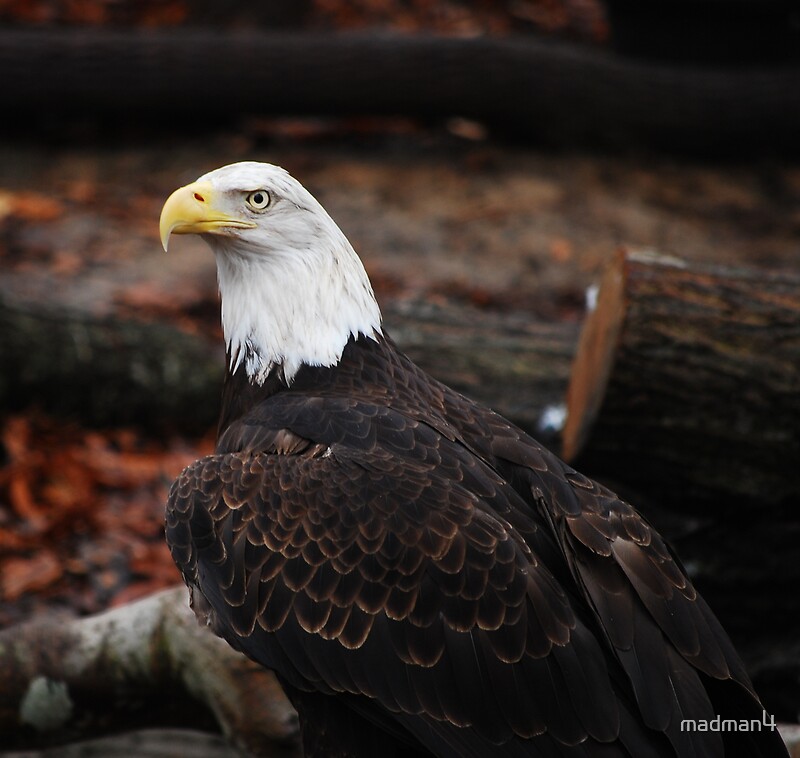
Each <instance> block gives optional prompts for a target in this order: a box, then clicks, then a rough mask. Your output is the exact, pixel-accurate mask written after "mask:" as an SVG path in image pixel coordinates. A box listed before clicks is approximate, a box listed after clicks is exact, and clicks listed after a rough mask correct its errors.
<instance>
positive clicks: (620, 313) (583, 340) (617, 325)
mask: <svg viewBox="0 0 800 758" xmlns="http://www.w3.org/2000/svg"><path fill="white" fill-rule="evenodd" d="M588 300H589V298H588V297H587V301H588ZM624 320H625V255H624V253H622V252H620V254H619V255H618V256H617V257H616V258H615V259H614V261H613V262H612V263H611V264H610V265H609V266H608V268H607V269H606V271H605V273H604V275H603V277H602V280H601V282H600V285H599V287H598V290H597V294H596V297H595V302H594V304H593V305H592V304H589V314H588V316H587V318H586V322H585V323H584V326H583V330H582V331H581V336H580V339H579V341H578V347H577V350H576V351H575V358H574V359H573V363H572V370H571V372H570V382H569V386H568V388H567V420H566V423H565V425H564V431H563V433H562V455H563V456H564V458H565V459H566V460H568V461H571V460H574V459H575V458H576V457H577V456H578V454H579V453H580V451H581V449H582V448H583V446H584V444H585V442H586V439H587V437H588V435H589V431H590V429H591V428H592V425H593V424H594V421H595V419H596V418H597V414H598V413H599V412H600V407H601V405H602V402H603V398H604V397H605V394H606V387H607V385H608V380H609V377H610V375H611V368H612V366H613V364H614V357H615V353H616V348H617V342H618V339H619V334H620V330H621V329H622V324H623V322H624Z"/></svg>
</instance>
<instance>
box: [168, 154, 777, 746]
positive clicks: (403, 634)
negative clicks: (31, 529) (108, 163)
mask: <svg viewBox="0 0 800 758" xmlns="http://www.w3.org/2000/svg"><path fill="white" fill-rule="evenodd" d="M160 228H161V236H162V242H163V245H164V248H165V249H166V248H167V245H168V242H169V240H170V236H171V235H173V234H199V235H200V236H201V237H203V239H205V240H206V242H207V243H208V244H209V245H210V247H211V249H212V251H213V253H214V255H215V257H216V263H217V270H218V279H219V290H220V295H221V302H222V326H223V332H224V338H225V346H226V349H227V375H226V377H225V384H224V389H223V401H222V412H221V417H220V421H219V430H218V438H217V445H216V451H215V453H214V454H213V455H210V456H208V457H205V458H202V459H201V460H198V461H197V462H195V463H194V464H192V465H190V466H188V467H187V468H186V469H185V470H184V471H183V472H182V473H181V474H180V476H179V477H178V479H177V480H176V481H175V483H174V484H173V486H172V489H171V491H170V494H169V500H168V504H167V509H166V536H167V540H168V543H169V547H170V549H171V551H172V555H173V557H174V559H175V562H176V564H177V565H178V567H179V569H180V571H181V573H182V574H183V577H184V580H185V581H186V584H187V585H188V587H189V588H190V596H191V600H192V604H193V607H194V610H195V612H196V613H197V615H198V617H199V618H200V619H201V621H202V622H203V623H206V624H208V625H209V626H210V627H211V628H212V629H213V631H214V632H215V633H216V634H218V635H219V636H221V637H223V638H224V639H226V640H227V641H228V642H229V643H230V644H231V645H232V646H233V647H234V648H236V649H237V650H240V651H242V652H243V653H245V654H246V655H248V656H250V657H251V658H252V659H254V660H255V661H257V662H258V663H260V664H262V665H263V666H265V667H267V668H270V669H272V670H274V671H275V673H276V674H277V676H278V678H279V680H280V682H281V684H282V686H283V687H284V689H285V691H286V693H287V695H288V697H289V698H290V700H291V702H292V703H293V704H294V706H295V707H296V709H297V711H298V714H299V717H300V724H301V736H302V741H303V747H304V750H305V754H306V755H307V756H326V757H327V756H378V755H381V756H387V757H390V756H398V757H399V756H431V755H435V756H447V757H452V758H469V757H473V756H474V757H475V758H485V757H487V756H547V757H549V756H576V757H577V756H631V757H632V758H646V757H647V756H680V757H681V758H688V757H689V756H697V757H698V758H701V757H702V758H707V757H708V756H722V755H742V756H749V757H752V756H780V755H786V751H785V748H784V746H783V742H782V740H781V738H780V736H779V734H778V732H777V731H775V730H774V727H771V726H770V723H769V719H768V718H765V714H764V711H763V708H762V705H761V703H760V702H759V700H758V697H757V695H756V694H755V692H754V691H753V688H752V685H751V683H750V681H749V679H748V676H747V674H746V673H745V670H744V668H743V666H742V663H741V661H740V660H739V658H738V656H737V654H736V652H735V651H734V649H733V647H732V645H731V642H730V641H729V639H728V637H727V635H726V634H725V632H724V631H723V629H722V627H721V626H720V624H719V622H718V621H717V619H716V618H715V616H714V615H713V613H712V612H711V611H710V610H709V608H708V606H707V605H706V603H705V602H704V601H703V599H702V598H701V597H700V596H699V595H698V594H697V592H696V591H695V589H694V587H693V586H692V583H691V581H690V580H689V579H688V578H687V576H686V573H685V571H684V570H683V568H682V566H681V564H680V562H679V560H678V559H677V557H676V556H675V555H674V553H673V552H672V551H671V549H670V547H669V546H668V545H667V544H666V543H665V542H664V540H663V539H662V538H661V537H660V536H659V535H658V533H657V532H656V531H655V530H654V529H653V527H652V526H651V525H650V524H648V522H647V521H646V520H645V519H644V518H643V517H642V516H640V515H639V514H638V513H637V512H636V511H635V510H634V509H633V508H632V507H631V506H630V505H629V504H628V503H626V502H624V501H623V500H621V499H619V498H618V497H617V496H616V495H614V493H612V492H610V491H609V490H608V489H606V488H605V487H603V486H601V485H600V484H598V483H596V482H594V481H592V480H591V479H588V478H587V477H585V476H583V475H581V474H580V473H578V472H577V471H575V470H573V469H572V468H570V467H569V466H567V465H566V464H565V463H563V462H562V461H561V460H559V459H558V458H557V457H556V456H555V455H553V454H552V453H551V452H549V451H548V450H546V449H545V448H544V447H543V446H542V445H540V444H539V443H538V442H536V441H535V440H533V439H532V438H531V437H529V436H528V435H527V434H526V433H525V432H523V431H522V430H520V429H518V428H517V427H516V426H514V425H513V424H512V423H510V422H509V421H507V420H506V419H504V418H503V417H501V416H499V415H498V414H497V413H494V412H492V411H491V410H489V409H487V408H484V407H481V406H480V405H477V404H476V403H474V402H472V401H470V400H468V399H467V398H465V397H463V396H462V395H460V394H458V393H457V392H455V391H454V390H452V389H450V388H449V387H446V386H445V385H443V384H441V383H439V382H437V381H435V380H434V379H432V378H431V377H429V376H428V375H426V374H425V373H424V372H423V371H422V370H420V369H419V368H418V367H417V366H415V365H414V364H413V363H412V362H411V361H410V360H409V359H408V358H407V357H406V356H405V355H403V353H402V352H400V351H399V350H398V349H397V347H396V346H395V344H394V342H393V341H392V339H391V338H390V337H389V335H388V334H387V333H386V331H385V329H384V328H383V326H382V324H381V314H380V310H379V308H378V305H377V303H376V300H375V297H374V294H373V290H372V287H371V285H370V282H369V279H368V277H367V275H366V273H365V271H364V268H363V266H362V263H361V261H360V260H359V258H358V256H357V255H356V253H355V252H354V250H353V248H352V246H351V245H350V243H349V242H348V240H347V238H346V237H345V236H344V234H343V233H342V232H341V231H340V229H339V227H338V226H337V225H336V224H335V223H334V221H333V220H332V219H331V217H330V216H329V215H328V214H327V213H326V212H325V210H324V209H323V208H322V206H321V205H320V204H319V203H318V202H317V201H316V200H315V199H314V197H313V196H312V195H311V194H310V193H309V192H308V191H307V190H306V189H305V188H304V187H303V186H302V185H300V184H299V183H298V182H297V181H296V180H295V179H293V178H292V177H291V176H290V175H289V174H288V173H287V172H286V171H284V170H283V169H281V168H278V167H276V166H272V165H268V164H262V163H252V162H246V163H238V164H234V165H230V166H225V167H223V168H220V169H217V170H216V171H212V172H210V173H208V174H206V175H205V176H202V177H201V178H200V179H198V180H197V181H196V182H194V183H192V184H189V185H187V186H185V187H182V188H180V189H178V190H176V191H175V192H174V193H173V194H172V195H171V196H170V197H169V199H168V200H167V202H166V203H165V205H164V208H163V211H162V215H161V225H160ZM717 717H720V718H719V719H717V721H716V722H715V721H714V719H715V718H717ZM722 720H725V722H726V723H727V724H728V725H729V729H727V730H722V729H720V728H717V729H715V728H714V726H713V725H714V724H715V723H716V724H717V725H719V724H720V723H721V722H722ZM745 722H746V723H745ZM734 723H735V724H736V731H732V729H733V727H732V726H730V725H733V724H734ZM757 723H762V726H760V727H756V724H757ZM704 725H705V729H704V728H703V727H704ZM748 725H750V728H748ZM741 726H744V727H745V728H743V729H740V727H741Z"/></svg>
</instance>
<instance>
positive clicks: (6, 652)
mask: <svg viewBox="0 0 800 758" xmlns="http://www.w3.org/2000/svg"><path fill="white" fill-rule="evenodd" d="M187 598H188V594H187V590H186V588H185V587H183V586H180V587H175V588H174V589H171V590H166V591H164V592H161V593H158V594H156V595H152V596H150V597H148V598H146V599H144V600H140V601H138V602H135V603H132V604H129V605H125V606H122V607H120V608H116V609H113V610H111V611H107V612H106V613H102V614H100V615H98V616H92V617H88V618H85V619H75V620H72V621H68V622H66V623H64V622H63V621H57V620H53V619H38V620H35V621H32V622H30V623H29V624H26V625H23V626H19V627H11V628H9V629H5V630H3V631H0V670H2V672H3V676H2V677H0V734H2V735H3V737H2V741H1V742H2V744H0V752H4V751H10V750H22V749H25V750H34V749H41V748H46V747H51V746H54V745H64V744H67V743H71V742H74V741H76V740H81V739H84V740H85V739H88V738H96V737H98V736H101V735H103V734H113V733H117V732H128V731H131V730H132V729H136V728H154V727H162V728H163V727H170V728H182V729H193V730H202V731H211V732H221V733H223V734H224V735H225V736H226V737H227V738H228V739H229V740H230V741H231V743H232V744H234V745H236V746H237V747H239V748H240V749H242V750H245V751H246V752H247V753H248V754H251V755H270V756H274V758H279V756H286V758H289V756H295V755H298V751H297V715H296V713H295V711H294V709H293V708H292V707H291V705H290V704H289V701H288V700H287V699H286V697H285V696H284V694H283V691H282V690H281V688H280V686H279V685H278V683H277V680H276V679H275V677H274V675H273V674H272V673H271V672H269V671H267V670H265V669H263V668H262V667H261V666H259V665H257V664H255V663H253V662H252V661H250V660H249V659H248V658H245V657H244V656H243V655H242V654H240V653H237V652H235V651H234V650H233V649H232V648H231V647H230V646H229V645H228V644H227V643H226V642H224V641H223V640H221V639H219V638H218V637H216V636H215V635H214V634H213V633H212V632H211V631H210V630H209V629H208V628H206V627H200V626H199V625H198V624H197V620H196V618H195V616H194V613H193V612H192V611H191V610H190V608H189V606H188V602H187Z"/></svg>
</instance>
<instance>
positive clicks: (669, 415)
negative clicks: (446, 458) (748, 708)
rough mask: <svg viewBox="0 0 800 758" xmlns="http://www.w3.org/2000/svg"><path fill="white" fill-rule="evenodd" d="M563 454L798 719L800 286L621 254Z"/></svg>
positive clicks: (599, 308) (593, 324) (586, 332)
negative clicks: (641, 528)
mask: <svg viewBox="0 0 800 758" xmlns="http://www.w3.org/2000/svg"><path fill="white" fill-rule="evenodd" d="M563 454H564V456H565V457H566V458H567V459H568V460H569V461H570V462H571V463H572V464H573V465H575V466H576V467H577V468H578V469H579V470H581V471H583V472H584V473H587V474H589V475H592V476H594V477H596V478H598V479H601V480H603V481H605V482H606V483H608V484H610V485H611V486H612V487H613V488H614V489H616V490H617V491H619V492H621V494H623V495H625V496H627V497H628V499H630V500H631V501H632V502H633V503H634V504H635V505H636V507H637V508H639V509H640V510H641V511H642V512H643V513H644V514H645V515H646V516H647V517H648V518H649V519H650V520H651V521H653V523H654V524H655V526H656V527H657V528H659V530H660V531H661V532H662V533H663V534H664V535H665V536H666V537H668V539H669V540H670V542H671V543H672V545H673V546H674V548H675V549H676V552H677V553H678V555H679V556H680V557H681V559H682V560H683V561H684V563H685V565H686V568H687V570H688V571H689V573H690V575H691V576H692V578H693V580H694V581H695V583H696V585H697V587H698V589H699V590H700V591H701V592H702V593H703V596H704V597H705V599H706V600H707V601H708V603H709V605H710V606H711V607H712V608H713V609H714V611H715V612H716V613H717V615H718V616H719V618H720V620H721V621H722V623H723V625H724V626H725V628H726V629H727V631H728V632H729V634H730V635H731V637H732V638H733V640H734V643H735V644H736V646H737V647H738V649H739V652H740V653H741V654H742V656H743V658H744V659H745V661H746V662H747V665H748V668H749V670H750V673H751V675H752V676H753V677H754V679H756V681H757V682H758V684H757V686H758V688H759V691H760V692H761V694H762V697H763V698H764V702H765V705H767V707H768V708H770V709H772V712H775V713H782V714H784V717H786V715H787V714H793V713H796V712H797V704H798V702H800V687H799V686H798V682H800V650H798V647H797V639H796V637H797V635H796V629H795V628H794V626H793V625H792V624H789V623H787V619H791V618H797V617H798V614H800V594H798V592H797V587H798V584H800V565H799V564H798V562H797V560H796V556H797V543H798V539H800V516H798V511H797V502H798V496H799V495H800V466H798V461H800V277H798V276H797V275H796V274H792V273H788V272H781V273H777V272H775V273H770V272H764V271H759V270H753V269H728V268H722V267H706V266H698V265H692V264H688V263H686V262H684V261H680V260H676V259H672V258H664V257H654V256H652V255H636V254H625V253H621V254H620V255H618V256H617V258H616V259H615V260H614V261H613V262H612V263H611V265H610V266H609V267H608V270H607V271H606V273H605V276H604V277H603V279H602V281H601V283H600V286H599V291H598V293H597V299H596V306H595V307H594V309H593V310H592V311H591V312H590V313H589V315H588V316H587V319H586V322H585V324H584V327H583V330H582V332H581V336H580V339H579V344H578V348H577V350H576V355H575V360H574V363H573V367H572V373H571V379H570V384H569V389H568V392H567V421H566V425H565V428H564V431H563Z"/></svg>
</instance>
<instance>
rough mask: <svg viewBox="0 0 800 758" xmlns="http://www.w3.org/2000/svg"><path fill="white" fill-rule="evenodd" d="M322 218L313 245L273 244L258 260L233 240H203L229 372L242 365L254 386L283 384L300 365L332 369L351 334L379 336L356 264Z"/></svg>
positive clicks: (376, 313) (368, 289)
mask: <svg viewBox="0 0 800 758" xmlns="http://www.w3.org/2000/svg"><path fill="white" fill-rule="evenodd" d="M324 220H325V221H326V222H329V224H330V225H328V224H327V223H325V224H324V225H323V227H324V228H323V229H321V228H318V229H317V232H318V234H316V235H314V238H313V241H312V240H309V243H312V242H313V244H307V245H303V246H301V247H299V248H298V247H296V246H295V244H291V245H290V246H288V247H285V248H284V247H282V245H281V240H280V239H277V240H275V245H274V246H272V247H271V249H270V250H268V251H266V254H265V250H264V249H263V248H262V247H259V248H258V249H249V248H248V246H246V245H243V244H242V240H241V239H239V240H236V242H235V244H226V240H225V239H224V238H220V237H215V238H213V239H211V238H209V239H208V241H209V243H210V244H211V245H212V249H214V252H215V255H216V259H217V273H218V278H219V290H220V296H221V299H222V328H223V332H224V335H225V345H226V348H227V350H228V353H229V355H230V360H231V365H230V369H231V371H232V372H234V371H236V370H237V369H238V368H240V367H241V366H243V367H244V370H245V371H246V372H247V375H248V377H249V378H250V380H251V381H252V382H254V383H256V384H259V385H260V384H263V383H264V381H265V380H266V379H267V377H268V376H269V375H270V373H271V372H272V371H273V370H275V369H280V370H281V371H282V374H283V376H284V378H285V379H286V381H287V382H291V381H292V379H293V378H294V376H295V374H296V373H297V371H298V369H299V368H300V367H301V366H302V365H303V364H307V365H311V366H333V365H335V364H336V363H338V362H339V360H340V358H341V356H342V352H343V350H344V347H345V345H346V344H347V342H348V340H349V339H350V338H351V336H355V337H358V336H359V335H365V336H367V337H371V338H376V337H377V335H379V334H380V333H381V314H380V310H379V308H378V304H377V302H376V301H375V296H374V294H373V291H372V286H371V285H370V282H369V278H368V277H367V274H366V272H365V270H364V267H363V265H362V263H361V261H360V259H359V258H358V256H357V255H356V253H355V251H354V250H353V248H352V247H351V245H350V243H349V242H348V241H347V239H346V238H345V236H344V235H343V234H342V232H341V231H340V230H339V228H338V227H337V226H336V225H335V224H334V222H333V221H332V220H331V219H330V218H329V217H327V214H326V218H325V219H324ZM321 231H324V234H319V232H321ZM283 242H289V240H283ZM291 242H292V243H295V242H297V240H291Z"/></svg>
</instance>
